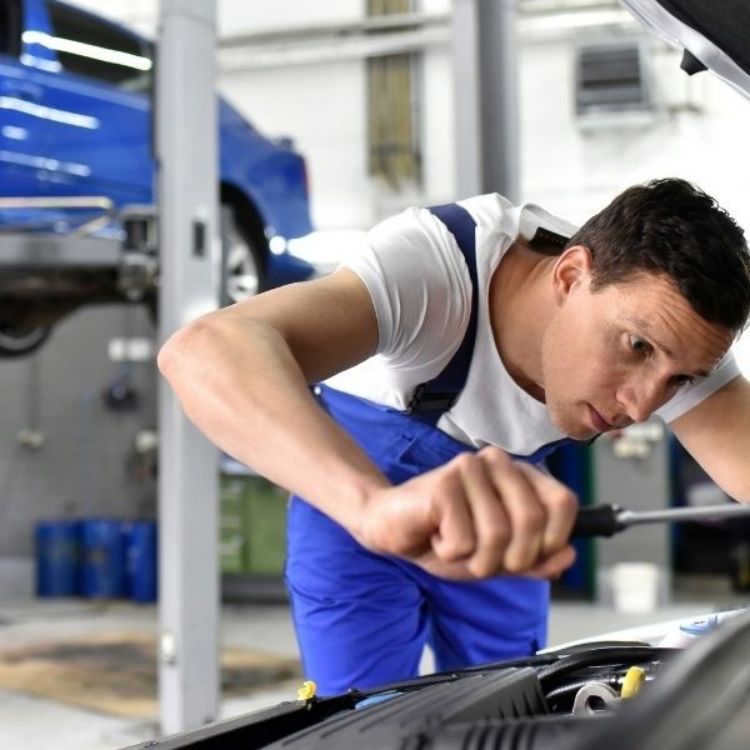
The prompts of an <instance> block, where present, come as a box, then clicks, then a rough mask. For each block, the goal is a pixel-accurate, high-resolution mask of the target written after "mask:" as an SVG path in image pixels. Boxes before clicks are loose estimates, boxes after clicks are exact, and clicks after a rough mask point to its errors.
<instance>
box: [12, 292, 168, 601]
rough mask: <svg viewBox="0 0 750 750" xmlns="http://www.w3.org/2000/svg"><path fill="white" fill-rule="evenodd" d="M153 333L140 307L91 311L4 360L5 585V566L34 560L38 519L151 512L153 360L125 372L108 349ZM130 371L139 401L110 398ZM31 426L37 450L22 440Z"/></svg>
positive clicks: (87, 310)
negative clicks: (33, 349) (145, 435)
mask: <svg viewBox="0 0 750 750" xmlns="http://www.w3.org/2000/svg"><path fill="white" fill-rule="evenodd" d="M153 333H154V331H153V326H152V324H151V322H150V320H149V318H148V314H147V313H146V311H145V310H144V309H142V308H136V307H124V306H108V307H92V308H89V309H84V310H82V311H80V312H78V313H76V314H74V315H72V316H70V317H69V318H68V319H66V320H65V321H63V322H62V323H60V324H59V325H58V326H56V328H55V329H54V331H53V333H52V336H51V338H50V340H49V341H48V342H47V344H46V345H45V346H43V347H42V349H41V350H40V351H39V353H38V354H36V355H35V356H33V357H28V358H24V359H19V360H3V361H0V392H1V393H2V394H3V419H2V421H0V588H2V583H3V570H2V569H3V566H4V565H6V564H10V563H11V562H12V561H13V560H14V559H18V558H30V556H31V555H32V549H33V544H32V533H33V525H34V522H35V521H37V520H39V519H55V518H64V517H71V516H76V517H81V516H114V517H121V518H135V517H138V516H143V515H146V516H148V515H151V516H153V513H154V511H155V486H154V481H153V478H152V477H151V476H149V471H148V466H149V465H150V458H149V457H143V456H138V455H136V453H135V452H134V439H135V437H136V434H137V433H138V432H139V430H143V429H153V428H154V425H155V418H156V412H155V409H156V405H155V404H156V400H155V384H156V373H155V369H154V366H153V360H151V361H148V362H145V363H142V364H133V365H132V366H130V367H129V368H127V369H123V366H122V365H119V364H117V363H113V362H111V361H110V360H109V359H108V346H107V345H108V341H109V339H110V338H111V337H115V336H143V337H152V336H153ZM127 374H129V375H130V378H129V382H130V386H131V388H132V393H131V395H132V396H133V397H134V400H133V401H128V402H127V403H126V402H123V401H120V402H119V403H118V395H121V394H115V396H114V399H113V398H112V396H111V395H110V398H109V399H107V397H106V392H107V390H108V389H109V388H110V387H111V386H112V385H113V384H116V383H117V381H118V379H120V378H121V377H122V376H123V375H127ZM115 390H116V389H115ZM108 401H109V405H108V403H107V402H108ZM29 430H30V431H34V432H38V433H39V434H40V435H41V437H42V439H43V444H42V445H41V446H40V447H38V448H34V447H31V446H28V445H24V444H23V443H22V442H21V440H23V431H29ZM19 435H21V440H19ZM27 435H28V433H27ZM11 588H12V587H11Z"/></svg>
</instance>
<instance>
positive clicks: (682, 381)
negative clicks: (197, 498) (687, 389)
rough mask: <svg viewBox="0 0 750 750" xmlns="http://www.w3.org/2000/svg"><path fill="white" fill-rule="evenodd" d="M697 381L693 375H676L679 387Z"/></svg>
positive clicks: (675, 379) (676, 382)
mask: <svg viewBox="0 0 750 750" xmlns="http://www.w3.org/2000/svg"><path fill="white" fill-rule="evenodd" d="M694 382H695V378H694V377H693V376H692V375H675V377H674V383H675V385H676V386H677V387H678V388H682V386H683V385H690V384H691V383H694Z"/></svg>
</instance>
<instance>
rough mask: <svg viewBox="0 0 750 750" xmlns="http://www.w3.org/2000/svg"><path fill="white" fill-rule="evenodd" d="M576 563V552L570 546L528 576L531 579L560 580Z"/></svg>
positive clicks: (532, 569) (550, 557)
mask: <svg viewBox="0 0 750 750" xmlns="http://www.w3.org/2000/svg"><path fill="white" fill-rule="evenodd" d="M575 561H576V551H575V549H574V548H573V547H572V546H571V545H570V544H569V545H567V546H565V547H563V548H562V549H560V550H557V552H554V553H553V554H552V555H550V556H549V557H548V558H547V559H546V560H544V561H543V562H541V563H539V564H538V565H535V566H534V567H533V568H531V570H529V571H528V573H527V574H526V575H528V576H529V577H530V578H545V579H547V580H554V579H556V578H559V577H560V576H561V575H562V574H563V573H564V572H565V571H566V570H567V569H568V568H569V567H570V566H571V565H572V564H573V563H574V562H575Z"/></svg>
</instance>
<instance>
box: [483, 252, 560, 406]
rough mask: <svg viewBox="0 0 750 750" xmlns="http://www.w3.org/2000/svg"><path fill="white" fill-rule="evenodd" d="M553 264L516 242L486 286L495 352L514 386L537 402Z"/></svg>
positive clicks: (541, 395) (540, 397)
mask: <svg viewBox="0 0 750 750" xmlns="http://www.w3.org/2000/svg"><path fill="white" fill-rule="evenodd" d="M554 262H555V258H554V257H549V256H546V255H543V254H540V253H537V252H535V251H534V250H533V249H532V248H530V247H529V246H528V244H527V243H526V242H524V241H523V240H522V239H518V240H516V241H515V242H514V243H513V244H512V245H511V247H510V248H509V249H508V251H507V253H506V254H505V257H503V259H502V261H501V262H500V264H499V265H498V267H497V268H496V269H495V272H494V274H493V277H492V281H491V283H490V321H491V325H492V335H493V337H494V340H495V347H496V348H497V351H498V354H499V355H500V358H501V359H502V361H503V364H504V365H505V369H506V370H507V371H508V373H509V374H510V376H511V377H512V378H513V380H514V381H515V382H516V384H517V385H518V386H519V387H520V388H522V389H523V390H524V391H526V392H527V393H528V394H529V395H530V396H532V397H533V398H535V399H536V400H537V401H541V402H542V403H544V400H545V399H544V388H543V384H542V358H541V349H542V336H543V335H544V331H545V329H546V327H547V322H548V320H549V318H550V315H551V312H552V296H551V285H550V272H551V268H552V265H553V264H554Z"/></svg>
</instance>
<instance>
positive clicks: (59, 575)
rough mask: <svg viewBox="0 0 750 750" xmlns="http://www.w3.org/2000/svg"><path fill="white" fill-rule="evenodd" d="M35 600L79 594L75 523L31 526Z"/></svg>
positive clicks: (54, 522)
mask: <svg viewBox="0 0 750 750" xmlns="http://www.w3.org/2000/svg"><path fill="white" fill-rule="evenodd" d="M34 544H35V549H36V593H37V596H43V597H54V596H75V595H76V594H77V593H78V585H77V584H78V576H77V573H78V523H77V522H76V521H72V520H58V521H39V522H38V523H36V524H35V526H34Z"/></svg>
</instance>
